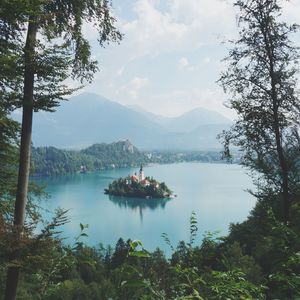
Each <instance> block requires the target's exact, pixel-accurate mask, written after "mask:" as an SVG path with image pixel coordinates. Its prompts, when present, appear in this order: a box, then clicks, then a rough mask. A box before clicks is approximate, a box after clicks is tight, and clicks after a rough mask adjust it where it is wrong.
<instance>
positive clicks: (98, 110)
mask: <svg viewBox="0 0 300 300" xmlns="http://www.w3.org/2000/svg"><path fill="white" fill-rule="evenodd" d="M13 116H14V118H15V119H19V116H18V115H17V113H14V114H13ZM230 124H231V121H230V120H229V119H227V118H225V117H224V116H222V115H221V114H219V113H218V112H214V111H209V110H206V109H202V108H201V109H200V108H198V109H195V110H192V111H190V112H187V113H185V114H183V115H181V116H179V117H175V118H167V117H162V116H157V115H155V114H152V113H149V112H146V111H144V110H142V109H140V108H138V107H126V106H123V105H121V104H119V103H116V102H113V101H110V100H108V99H105V98H104V97H101V96H99V95H96V94H91V93H82V94H80V95H78V96H74V97H72V98H71V99H70V100H69V101H64V102H61V106H60V107H58V108H57V111H56V112H55V113H47V112H39V113H36V114H35V115H34V125H33V137H32V140H33V144H34V146H54V147H58V148H83V147H86V146H89V145H91V144H94V143H101V142H104V143H111V142H115V141H118V140H125V139H129V140H130V141H131V142H132V143H133V144H134V145H135V146H137V147H138V148H140V149H161V150H162V149H173V150H216V149H219V148H220V143H219V142H218V141H217V140H216V136H217V134H219V133H220V132H221V131H222V130H223V129H226V128H228V127H229V126H230Z"/></svg>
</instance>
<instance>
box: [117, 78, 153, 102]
mask: <svg viewBox="0 0 300 300" xmlns="http://www.w3.org/2000/svg"><path fill="white" fill-rule="evenodd" d="M148 84H149V79H148V78H143V77H134V78H133V79H131V80H130V81H129V82H128V83H127V84H124V85H123V86H121V88H120V89H119V90H117V92H116V93H117V95H124V93H125V94H127V95H128V96H129V97H130V98H131V99H133V100H135V99H137V98H138V96H139V93H140V90H141V89H143V88H144V87H145V86H147V85H148Z"/></svg>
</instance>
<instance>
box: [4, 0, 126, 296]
mask: <svg viewBox="0 0 300 300" xmlns="http://www.w3.org/2000/svg"><path fill="white" fill-rule="evenodd" d="M0 16H1V23H0V33H1V36H0V38H1V47H0V61H1V65H2V66H3V69H4V70H3V72H1V73H2V74H1V75H0V96H1V101H2V102H3V105H4V106H6V107H7V108H8V109H9V110H13V109H15V108H18V107H21V108H22V109H23V116H22V130H21V146H20V160H19V176H18V186H17V192H16V202H15V214H14V225H15V231H16V238H18V236H19V235H20V234H21V232H22V229H23V225H24V218H25V207H26V199H27V190H28V179H29V168H30V148H31V133H32V116H33V111H39V110H46V111H53V110H54V108H55V107H56V106H58V105H59V102H58V100H62V99H63V98H64V96H67V95H70V94H71V93H72V92H74V91H75V90H76V88H69V87H68V86H67V85H66V83H65V80H66V79H68V78H72V79H79V80H80V81H81V83H83V82H84V81H87V82H90V81H91V80H92V78H93V74H94V73H95V72H96V71H97V62H96V61H95V60H92V59H91V51H90V45H89V42H88V41H87V40H86V39H85V37H84V36H83V34H82V27H83V25H84V23H86V22H89V23H91V24H93V26H94V28H96V30H97V31H98V33H99V38H98V41H99V44H100V46H103V45H104V44H105V43H106V42H109V41H113V42H118V41H119V40H120V39H121V34H120V33H119V32H118V30H116V28H115V26H114V24H115V19H114V17H113V16H112V14H111V7H110V3H109V1H107V0H103V1H102V0H85V1H75V0H72V1H56V0H47V1H44V0H31V1H22V0H13V1H11V0H4V1H2V3H1V9H0ZM12 255H13V256H14V257H18V255H19V254H18V253H17V252H14V253H13V254H12ZM18 276H19V268H18V267H11V268H9V270H8V275H7V288H6V295H5V299H15V298H16V290H17V283H18Z"/></svg>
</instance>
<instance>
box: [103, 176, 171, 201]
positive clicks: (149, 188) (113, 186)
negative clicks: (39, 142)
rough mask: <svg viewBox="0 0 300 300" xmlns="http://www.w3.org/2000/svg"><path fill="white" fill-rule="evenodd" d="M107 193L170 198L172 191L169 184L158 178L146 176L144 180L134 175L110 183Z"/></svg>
mask: <svg viewBox="0 0 300 300" xmlns="http://www.w3.org/2000/svg"><path fill="white" fill-rule="evenodd" d="M105 193H106V194H109V195H113V196H124V197H142V198H145V197H151V198H169V197H170V196H171V195H172V191H171V190H170V189H169V188H168V187H167V185H166V184H165V183H164V182H162V183H160V182H158V181H157V180H155V179H153V178H150V177H146V178H145V179H144V180H143V181H142V182H138V181H136V180H132V177H130V176H128V177H125V178H119V179H117V180H114V181H113V182H112V183H110V184H109V186H108V188H107V189H105Z"/></svg>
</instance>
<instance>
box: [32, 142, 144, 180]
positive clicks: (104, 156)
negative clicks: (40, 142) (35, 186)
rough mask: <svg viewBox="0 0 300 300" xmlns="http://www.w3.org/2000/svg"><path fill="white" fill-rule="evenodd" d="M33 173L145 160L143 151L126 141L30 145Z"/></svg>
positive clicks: (129, 164)
mask: <svg viewBox="0 0 300 300" xmlns="http://www.w3.org/2000/svg"><path fill="white" fill-rule="evenodd" d="M32 161H33V162H32V167H33V172H34V174H35V175H38V176H49V175H59V174H67V173H76V172H80V171H83V172H86V171H97V170H103V169H109V168H122V167H137V166H139V165H141V164H143V163H147V162H148V158H147V156H146V155H145V154H143V153H141V152H140V151H138V149H137V148H135V147H134V146H133V145H132V144H131V143H130V142H129V141H120V142H116V143H112V144H104V143H102V144H95V145H92V146H90V147H88V148H86V149H83V150H80V151H75V150H60V149H56V148H54V147H39V148H32Z"/></svg>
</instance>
